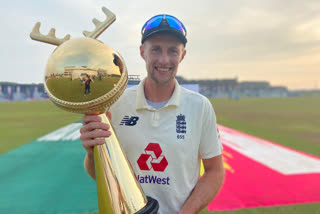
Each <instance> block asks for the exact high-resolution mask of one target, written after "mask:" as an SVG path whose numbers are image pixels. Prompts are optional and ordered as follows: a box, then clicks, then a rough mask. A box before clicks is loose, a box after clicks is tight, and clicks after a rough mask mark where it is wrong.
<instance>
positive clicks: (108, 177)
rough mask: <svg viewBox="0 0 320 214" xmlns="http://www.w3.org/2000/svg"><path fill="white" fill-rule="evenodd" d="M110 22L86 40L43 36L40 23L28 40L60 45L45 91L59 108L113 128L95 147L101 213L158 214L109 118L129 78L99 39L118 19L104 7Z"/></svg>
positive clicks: (51, 61) (52, 33) (119, 60)
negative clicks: (93, 117) (97, 118)
mask: <svg viewBox="0 0 320 214" xmlns="http://www.w3.org/2000/svg"><path fill="white" fill-rule="evenodd" d="M102 11H103V12H104V13H105V15H106V17H107V18H106V20H105V21H103V22H100V21H99V20H97V19H93V23H94V24H95V26H96V28H95V30H94V31H92V32H88V31H84V32H83V34H84V36H85V38H76V39H71V37H70V35H69V34H68V35H66V36H65V37H64V38H63V39H58V38H56V36H55V29H54V28H52V29H51V30H50V32H49V34H48V35H42V34H41V33H40V31H39V30H40V22H38V23H36V25H35V26H34V28H33V30H32V32H31V33H30V37H31V38H32V39H33V40H37V41H41V42H46V43H49V44H53V45H57V46H58V47H57V48H56V49H55V50H54V51H53V53H52V54H51V56H50V57H49V60H48V63H47V67H46V73H45V84H44V86H45V90H46V92H47V94H48V96H49V98H50V99H51V101H53V102H54V103H55V104H56V105H57V106H58V107H60V108H62V109H64V110H66V111H70V112H75V113H84V114H99V116H100V117H101V118H102V122H104V123H107V124H109V125H110V131H111V133H112V134H111V136H110V137H109V138H106V143H105V144H103V145H99V146H95V147H94V161H95V170H96V182H97V192H98V204H99V212H100V213H101V214H105V213H115V214H133V213H138V214H146V213H152V214H153V213H154V214H156V213H157V211H158V208H159V205H158V202H157V201H156V200H155V199H153V198H151V197H146V196H145V195H144V193H143V191H142V188H141V186H140V184H139V182H138V181H137V179H136V176H135V174H134V172H133V170H132V168H131V165H130V163H129V161H128V160H127V157H126V155H125V154H124V152H123V151H122V148H121V145H120V143H119V141H118V139H117V136H116V134H115V132H114V130H113V128H112V126H111V124H110V121H109V119H108V118H107V117H106V115H105V113H104V112H105V110H106V109H107V108H109V107H110V106H111V105H112V104H113V103H114V102H115V101H116V100H117V99H118V98H119V97H120V95H121V94H122V93H123V91H124V90H125V88H126V85H127V82H128V73H127V69H126V66H125V63H124V60H123V59H122V57H121V56H120V55H119V54H118V53H117V52H116V51H114V50H113V49H112V48H110V47H109V46H108V45H106V44H104V43H103V42H101V41H99V40H97V39H96V38H97V37H98V36H99V35H100V34H101V33H102V32H103V31H104V30H105V29H107V28H108V27H109V26H110V25H111V24H112V23H113V22H114V21H115V20H116V17H115V15H114V14H113V13H112V12H111V11H109V10H108V9H107V8H105V7H102Z"/></svg>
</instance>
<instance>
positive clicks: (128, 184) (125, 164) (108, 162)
mask: <svg viewBox="0 0 320 214" xmlns="http://www.w3.org/2000/svg"><path fill="white" fill-rule="evenodd" d="M99 116H100V117H101V119H102V122H103V123H106V124H109V126H110V129H109V131H110V132H111V136H110V137H108V138H105V140H106V143H105V144H103V145H98V146H95V147H94V161H95V170H96V182H97V192H98V203H99V213H100V214H105V213H115V214H127V213H128V214H133V213H137V212H139V210H141V209H143V208H144V207H145V206H146V205H147V198H146V196H145V195H144V193H143V191H142V188H141V186H140V184H139V182H138V181H137V179H136V176H135V174H134V172H133V170H132V168H131V165H130V163H129V161H128V159H127V157H126V155H125V154H124V152H123V151H122V148H121V145H120V143H119V141H118V139H117V136H116V134H115V131H114V129H113V127H112V125H111V123H110V121H109V119H108V118H107V116H106V115H105V114H104V113H103V114H100V115H99ZM107 192H108V193H107Z"/></svg>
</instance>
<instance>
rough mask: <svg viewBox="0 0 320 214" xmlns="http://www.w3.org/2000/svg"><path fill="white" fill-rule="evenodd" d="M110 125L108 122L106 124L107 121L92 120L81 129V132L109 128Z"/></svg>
mask: <svg viewBox="0 0 320 214" xmlns="http://www.w3.org/2000/svg"><path fill="white" fill-rule="evenodd" d="M109 128H110V127H109V125H108V124H105V123H101V122H90V123H88V124H86V125H84V126H82V128H81V129H80V133H81V134H84V133H86V132H90V131H92V130H95V129H100V130H105V131H107V130H109Z"/></svg>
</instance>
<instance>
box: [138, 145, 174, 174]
mask: <svg viewBox="0 0 320 214" xmlns="http://www.w3.org/2000/svg"><path fill="white" fill-rule="evenodd" d="M144 151H145V154H142V155H141V156H140V157H139V159H138V160H137V163H138V165H139V168H140V169H141V170H147V171H150V170H151V169H153V170H154V171H158V172H163V171H164V170H165V169H166V168H167V166H168V161H167V159H166V157H165V156H164V155H162V149H161V147H160V145H159V144H158V143H149V144H148V146H147V147H146V148H145V149H144Z"/></svg>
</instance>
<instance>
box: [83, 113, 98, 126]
mask: <svg viewBox="0 0 320 214" xmlns="http://www.w3.org/2000/svg"><path fill="white" fill-rule="evenodd" d="M91 122H101V118H100V117H99V116H98V115H84V117H83V120H82V123H83V125H86V124H88V123H91Z"/></svg>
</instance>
